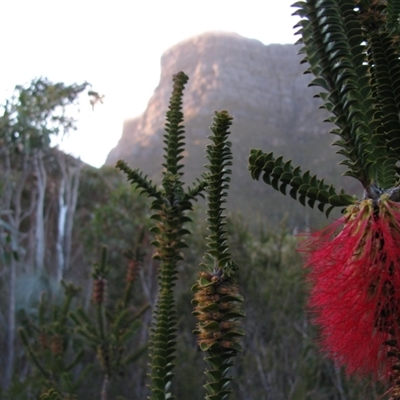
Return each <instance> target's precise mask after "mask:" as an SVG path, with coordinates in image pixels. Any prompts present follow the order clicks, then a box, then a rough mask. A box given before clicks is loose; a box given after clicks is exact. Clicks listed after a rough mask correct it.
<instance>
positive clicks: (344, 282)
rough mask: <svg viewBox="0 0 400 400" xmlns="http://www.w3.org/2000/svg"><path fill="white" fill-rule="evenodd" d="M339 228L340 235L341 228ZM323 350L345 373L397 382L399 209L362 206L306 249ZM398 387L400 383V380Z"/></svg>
mask: <svg viewBox="0 0 400 400" xmlns="http://www.w3.org/2000/svg"><path fill="white" fill-rule="evenodd" d="M339 228H342V229H341V231H340V232H339V233H337V232H338V229H339ZM301 250H303V251H305V252H306V253H307V255H306V267H308V268H309V271H310V272H309V275H308V280H309V281H310V282H311V283H312V290H311V295H310V300H309V306H310V308H311V310H312V312H313V317H314V322H315V323H316V324H317V325H319V326H320V328H321V345H322V349H323V350H324V351H325V352H326V353H327V354H328V356H330V357H331V358H332V359H333V360H334V361H335V362H336V364H337V365H338V366H343V365H344V366H346V371H347V373H348V374H355V375H358V376H362V375H369V374H372V375H373V376H374V377H375V378H377V379H382V378H383V379H384V380H387V381H389V380H390V381H396V383H395V385H396V386H397V381H398V380H399V378H400V204H398V203H395V202H392V201H390V200H389V198H388V196H387V195H383V196H382V198H381V199H380V200H379V201H378V202H377V205H375V206H374V205H373V202H372V200H363V201H362V202H360V204H357V205H353V206H350V207H349V208H348V210H347V214H346V215H345V216H344V217H342V218H341V219H339V220H338V221H336V222H334V223H333V224H332V225H331V226H329V227H328V228H326V229H324V230H322V231H320V232H316V233H314V234H312V236H311V237H310V238H309V240H307V241H306V242H305V244H304V246H303V247H302V249H301ZM399 382H400V381H399Z"/></svg>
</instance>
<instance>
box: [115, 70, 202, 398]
mask: <svg viewBox="0 0 400 400" xmlns="http://www.w3.org/2000/svg"><path fill="white" fill-rule="evenodd" d="M187 81H188V77H187V76H186V75H185V74H184V73H183V72H179V73H177V74H176V75H174V77H173V83H174V85H173V90H172V95H171V98H170V102H169V108H168V111H167V114H166V124H165V131H166V133H165V135H164V143H165V147H164V151H165V155H164V159H165V162H164V163H163V164H162V165H163V167H164V171H163V179H162V188H161V189H157V188H156V187H155V186H153V185H152V183H151V181H148V180H147V177H146V176H143V174H142V172H140V171H138V170H131V169H130V168H129V167H127V165H126V164H125V163H124V162H122V161H119V162H118V164H117V168H119V169H121V170H123V171H124V172H125V173H126V174H127V176H128V179H129V180H130V181H131V182H132V184H134V185H136V186H138V187H139V188H141V189H142V192H145V193H147V195H148V196H150V197H154V198H155V199H154V200H153V203H152V205H151V209H152V210H154V211H155V214H154V215H153V216H152V217H151V218H152V219H153V220H154V221H155V226H154V227H153V228H152V232H153V233H154V234H155V240H154V241H153V243H152V244H153V245H154V246H155V247H156V253H155V255H154V258H155V259H157V260H159V261H160V267H159V273H158V284H159V291H158V298H157V302H156V305H155V309H154V319H153V326H152V328H151V336H150V357H151V374H150V375H151V386H150V387H151V395H150V399H152V400H164V399H172V398H173V396H172V393H171V391H170V390H171V388H170V386H171V380H172V377H173V373H172V370H173V368H174V358H175V355H174V352H175V348H176V323H177V316H176V305H175V300H174V291H173V288H174V286H175V283H174V282H175V280H176V279H177V276H176V275H177V273H178V271H177V263H178V261H180V260H182V253H181V249H182V248H184V247H186V244H185V242H184V240H183V237H184V236H185V235H186V234H188V233H189V231H188V230H187V229H185V228H184V227H183V225H184V224H185V223H186V222H188V221H190V219H189V218H188V217H187V216H186V215H185V214H186V212H187V211H189V210H191V209H192V201H193V200H194V199H195V196H197V195H199V194H200V193H201V191H202V190H203V189H204V183H203V182H202V181H198V182H197V184H194V185H193V189H189V190H187V191H185V190H184V188H183V181H182V176H183V172H182V171H181V170H182V168H183V164H182V163H181V160H182V159H183V155H182V152H183V148H184V144H185V143H184V133H185V131H184V126H183V113H182V97H183V89H184V87H185V84H186V82H187Z"/></svg>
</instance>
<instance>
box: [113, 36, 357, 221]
mask: <svg viewBox="0 0 400 400" xmlns="http://www.w3.org/2000/svg"><path fill="white" fill-rule="evenodd" d="M298 50H299V48H298V47H295V46H294V45H268V46H265V45H264V44H262V43H261V42H259V41H257V40H253V39H247V38H244V37H241V36H239V35H237V34H233V33H222V32H210V33H205V34H202V35H200V36H196V37H193V38H190V39H188V40H186V41H183V42H181V43H178V44H177V45H175V46H174V47H172V48H170V49H169V50H167V51H166V52H165V53H164V54H163V56H162V58H161V77H160V82H159V85H158V86H157V88H156V89H155V91H154V94H153V96H152V97H151V99H150V101H149V103H148V106H147V109H146V111H145V112H144V113H143V114H142V115H140V116H139V117H137V118H134V119H131V120H127V121H125V124H124V129H123V132H122V136H121V139H120V141H119V143H118V145H117V146H116V147H115V148H114V149H112V150H111V152H110V153H109V155H108V158H107V161H106V164H108V165H114V164H115V163H116V161H117V160H118V159H124V160H126V161H127V162H128V164H129V165H130V166H131V167H134V168H141V169H142V170H144V172H145V173H146V174H148V175H150V176H151V177H152V178H154V179H155V181H156V182H157V181H159V180H160V172H161V170H160V167H159V165H161V161H162V147H163V146H162V136H163V134H164V119H165V112H166V110H167V107H168V100H169V96H170V90H171V85H172V83H171V78H172V75H173V74H174V73H176V72H178V71H180V70H182V71H184V72H185V73H186V74H187V75H189V78H190V79H189V83H188V84H187V86H186V91H185V98H184V107H183V110H184V114H185V125H186V134H187V148H186V151H185V159H184V162H185V164H186V169H185V172H186V180H187V181H188V182H191V181H193V180H194V179H195V178H196V177H197V176H199V174H200V173H201V172H202V171H203V168H202V166H203V164H204V147H205V145H206V144H207V143H208V141H207V136H208V134H209V129H208V127H209V126H210V125H211V120H212V116H213V113H214V111H216V110H222V109H226V110H228V111H229V112H230V113H231V114H232V115H233V117H234V121H233V126H232V136H231V141H232V143H233V154H234V166H233V177H232V183H231V193H230V198H229V201H228V208H231V209H234V210H236V211H240V212H241V213H242V214H243V215H244V216H245V217H246V218H247V214H250V211H251V215H252V216H255V217H256V218H257V219H259V218H261V219H264V217H266V218H267V220H269V221H271V222H273V223H274V222H276V221H278V220H280V219H282V218H283V217H284V215H285V214H288V215H289V222H290V224H291V225H292V226H294V225H298V226H300V227H304V225H308V224H311V225H313V224H317V223H318V222H317V220H316V218H317V216H318V219H319V214H318V212H314V211H312V210H310V211H309V210H308V209H305V208H303V207H302V206H300V205H297V204H295V202H292V201H291V199H289V198H284V197H283V196H282V195H280V194H279V193H275V191H274V190H273V189H271V188H269V187H267V186H266V185H265V184H264V183H262V182H254V181H252V179H251V177H250V174H249V172H248V170H247V158H248V154H249V151H250V149H251V148H261V149H263V150H264V151H268V152H269V151H273V152H274V153H275V154H276V155H284V157H285V158H286V159H293V160H294V163H295V164H301V165H302V166H303V167H304V168H305V169H310V170H311V172H313V173H318V176H320V177H325V178H326V180H327V182H332V183H334V184H338V185H340V186H341V185H342V184H343V182H342V180H341V178H340V173H341V172H340V168H339V167H338V166H337V164H338V162H339V161H340V159H339V158H338V156H336V155H335V154H334V149H332V148H331V147H330V146H329V144H330V142H331V141H332V137H331V136H330V135H329V134H328V131H329V129H330V127H329V126H328V125H327V124H326V123H325V124H324V123H323V122H322V121H323V119H324V118H325V116H326V115H325V114H324V112H323V111H321V110H319V109H318V106H319V105H320V102H319V100H318V99H315V98H313V94H314V93H315V92H313V90H312V89H310V88H307V85H308V83H309V76H308V75H304V74H303V72H304V69H305V66H303V65H300V61H301V57H300V56H298V55H297V54H296V53H297V51H298ZM351 183H352V182H351V181H350V184H351ZM347 188H349V184H347ZM348 190H350V191H352V190H353V191H354V190H357V188H351V187H350V188H349V189H348Z"/></svg>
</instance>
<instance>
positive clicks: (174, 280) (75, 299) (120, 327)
mask: <svg viewBox="0 0 400 400" xmlns="http://www.w3.org/2000/svg"><path fill="white" fill-rule="evenodd" d="M295 6H296V7H297V9H298V11H297V13H298V14H299V15H300V16H301V17H302V18H303V19H302V21H301V22H300V23H299V27H300V32H299V33H300V34H301V35H302V39H301V40H300V42H302V43H303V45H304V48H303V50H302V52H303V53H304V54H305V61H307V62H308V63H309V64H310V68H309V72H312V73H313V74H314V75H315V76H316V78H315V80H314V81H313V83H312V84H313V85H317V86H320V87H322V88H323V89H324V90H325V91H324V92H321V93H320V94H319V97H320V98H321V99H322V100H323V102H324V108H326V109H327V110H328V111H329V112H331V113H332V117H331V118H330V119H329V120H330V122H333V123H334V124H336V125H337V128H335V129H334V130H333V133H334V134H336V135H338V136H339V139H338V141H337V142H336V145H338V146H339V147H340V151H339V153H340V154H341V155H342V156H343V157H344V161H343V162H342V164H344V165H345V167H346V168H347V172H346V173H347V175H350V176H352V177H354V178H356V179H357V180H358V181H359V182H360V183H361V184H362V186H363V188H364V190H365V198H366V201H370V202H371V204H372V205H373V207H377V204H378V203H379V201H380V200H381V199H380V197H379V196H380V194H381V193H383V192H385V193H386V196H387V197H385V198H384V199H387V198H390V200H391V201H393V202H396V201H397V200H398V186H397V185H398V174H399V171H398V166H397V163H398V161H399V157H398V149H399V146H398V137H397V136H398V131H399V130H398V128H399V127H398V124H399V122H398V115H400V109H398V108H399V107H398V101H399V93H400V92H399V90H398V87H397V86H398V82H399V79H398V78H399V76H400V75H399V71H400V69H399V66H400V61H399V59H400V58H399V51H400V50H399V44H398V43H399V41H398V39H397V38H398V34H399V27H398V20H399V15H400V9H399V8H398V6H397V3H396V2H395V1H375V0H366V1H364V0H362V1H361V0H360V1H357V2H354V1H352V0H336V1H335V0H317V1H314V0H308V1H304V2H298V3H296V5H295ZM187 80H188V77H187V76H186V75H185V74H184V73H183V72H179V73H177V74H176V75H175V76H174V77H173V87H172V94H171V98H170V103H169V107H168V110H166V124H165V135H164V144H165V147H164V162H163V164H162V167H163V168H164V170H163V178H162V182H161V185H160V186H158V185H156V184H155V183H153V182H152V181H151V180H150V179H149V178H148V177H147V176H146V175H145V173H144V172H142V171H140V170H139V169H132V168H130V167H129V166H128V165H127V163H125V162H124V161H119V162H118V164H117V168H118V169H119V170H120V171H122V172H124V173H125V175H126V177H127V180H128V181H129V183H131V184H132V185H130V184H129V183H128V182H126V180H125V177H124V176H123V175H122V174H120V172H119V171H117V170H116V169H114V168H106V167H104V168H101V169H99V170H96V169H94V168H89V167H87V166H84V165H83V164H82V163H80V162H79V161H77V160H74V159H73V158H72V157H68V156H66V155H64V154H62V153H61V152H59V151H58V150H57V149H54V148H51V146H50V141H51V138H52V137H54V136H56V135H60V134H63V133H64V132H67V131H68V130H69V129H74V120H73V118H70V117H68V112H67V111H68V108H69V106H73V105H74V104H76V102H77V101H78V98H79V95H80V94H81V93H82V92H84V91H85V90H86V89H87V86H88V85H87V84H82V85H71V86H65V85H63V84H61V83H56V84H53V83H51V82H49V81H47V80H45V79H39V80H34V81H32V82H31V84H30V85H29V86H27V87H17V88H16V92H15V95H14V96H13V97H12V98H11V99H10V100H9V101H8V102H6V104H5V105H4V110H3V114H2V115H0V154H1V159H0V170H1V174H0V176H1V178H0V202H1V203H0V204H1V209H0V212H1V214H0V266H1V270H0V273H1V274H0V289H1V290H0V304H1V305H2V307H0V310H1V311H0V332H1V333H0V352H1V354H4V355H5V356H4V357H1V358H0V372H1V373H0V376H1V389H0V399H4V400H5V399H7V400H20V399H21V400H25V399H26V400H31V399H32V400H33V399H35V400H36V399H41V400H51V399H62V400H67V399H69V400H72V399H79V400H80V399H97V398H100V399H101V400H106V399H117V400H128V399H138V400H139V399H140V400H142V399H145V398H149V399H152V400H166V399H174V398H177V399H187V398H191V399H193V400H197V399H199V400H200V399H203V398H206V399H209V400H211V399H213V400H224V399H230V400H236V399H237V400H239V399H264V398H265V399H278V400H279V399H290V400H303V399H313V400H319V399H320V400H326V399H329V400H344V399H349V398H351V399H356V398H363V399H371V400H372V399H375V398H377V397H378V396H379V395H381V394H382V393H383V392H384V390H385V389H384V388H382V387H381V386H380V384H379V383H378V384H371V383H370V380H369V378H367V379H366V380H365V381H363V380H360V379H359V380H358V381H356V382H353V381H352V380H349V379H347V378H346V377H345V374H344V372H343V371H342V370H341V369H340V368H338V367H337V366H335V365H334V364H333V363H332V362H331V361H330V360H328V359H326V358H324V357H323V356H321V354H320V353H319V349H318V348H319V346H318V344H316V342H318V339H317V341H316V338H318V337H319V333H318V331H317V330H316V328H315V327H314V326H312V325H311V324H310V322H309V320H310V318H309V315H308V312H307V311H306V305H307V291H308V290H309V289H310V288H309V286H310V282H308V281H306V280H305V279H304V276H303V275H304V272H303V269H302V267H301V264H302V260H301V257H300V255H299V254H298V253H297V252H296V248H297V246H298V242H299V241H300V242H302V241H303V238H302V237H296V236H294V235H293V234H292V227H290V226H289V224H286V223H285V222H282V223H281V224H280V225H277V224H275V225H271V226H264V225H260V226H258V227H254V225H253V226H252V229H251V230H250V229H249V221H247V220H246V222H244V221H243V219H242V218H243V217H242V216H240V215H237V214H235V213H233V212H231V211H229V202H228V203H227V204H228V207H227V208H228V210H225V205H226V204H225V203H226V200H227V197H228V189H229V182H230V174H231V168H232V164H233V163H235V159H234V154H232V152H231V143H230V142H229V140H228V138H229V130H230V129H231V125H232V117H231V116H230V115H229V113H228V112H227V111H221V112H216V113H215V114H214V120H213V123H212V126H211V134H210V136H209V137H208V139H209V144H208V145H207V147H206V149H205V153H206V157H207V160H208V161H207V165H206V166H205V170H204V172H199V174H198V176H199V178H198V179H197V180H195V182H194V183H192V184H191V186H189V187H188V186H186V185H185V184H184V182H185V181H184V172H185V168H186V165H184V164H183V159H184V156H183V155H184V148H185V128H184V125H183V122H184V115H183V113H182V102H183V91H184V87H185V84H186V83H187ZM93 93H94V92H89V95H90V94H91V95H93ZM210 117H211V116H210ZM205 124H207V121H205ZM233 124H234V122H233ZM243 167H244V166H243ZM244 168H245V167H244ZM250 171H251V174H252V177H253V178H255V179H259V178H260V177H262V178H263V180H264V182H265V183H267V184H268V185H271V186H272V187H273V188H274V189H276V190H277V191H280V192H281V193H283V194H286V193H289V194H290V196H291V197H292V198H294V199H297V200H298V201H299V202H300V203H301V204H302V205H306V206H309V207H311V208H312V207H314V206H317V208H318V209H319V210H320V211H321V212H324V213H325V214H326V215H328V214H329V213H330V212H331V210H332V209H334V208H335V207H336V208H343V207H346V206H350V207H352V208H351V210H358V208H357V207H358V204H359V201H358V200H357V199H356V198H355V197H352V196H349V195H348V194H346V193H345V191H343V190H336V189H335V188H334V186H333V185H329V184H326V183H325V181H324V180H323V179H319V178H317V176H316V175H312V174H311V173H310V172H309V171H305V172H304V171H302V170H301V169H300V167H294V166H292V163H291V161H284V160H283V158H282V157H275V156H274V154H273V153H265V152H263V151H261V150H253V151H252V152H251V154H250ZM143 194H145V195H146V196H143ZM199 196H200V197H203V196H205V197H206V199H207V205H206V208H207V210H206V217H205V215H204V209H203V208H204V207H202V206H201V205H196V204H195V201H196V200H197V199H198V198H199ZM149 199H150V200H151V202H150V201H149ZM257 200H258V199H257ZM259 200H260V201H262V202H264V203H265V204H266V205H265V207H273V205H270V203H269V199H268V198H266V199H265V198H263V199H259ZM363 204H364V203H363ZM368 204H369V203H368ZM373 207H372V208H371V209H373ZM250 212H251V210H246V212H243V214H244V215H246V214H248V213H250ZM374 212H375V214H374V213H373V214H372V218H375V217H374V215H376V214H377V211H376V209H375V211H374ZM351 215H353V214H351ZM349 220H351V218H349ZM393 225H394V224H392V225H390V229H392V227H393ZM375 229H376V231H375V232H378V230H377V228H375ZM359 231H360V230H359ZM339 236H340V235H339ZM372 237H373V240H377V239H376V238H378V239H379V240H380V242H379V245H380V246H382V247H379V248H380V249H382V248H383V246H384V240H383V239H382V238H381V237H380V236H379V235H378V236H374V235H372ZM362 239H363V240H360V241H359V242H360V243H363V244H362V246H365V247H366V245H364V243H365V240H364V239H365V238H364V237H363V238H362ZM381 239H382V240H381ZM386 239H387V238H386V237H385V240H386ZM374 244H375V245H376V246H375V247H373V248H378V246H377V243H374ZM392 247H393V246H392ZM392 247H391V249H392ZM371 248H372V247H371ZM359 250H360V253H361V251H363V250H364V249H363V248H360V249H359ZM392 252H394V250H392ZM376 253H377V254H381V253H382V251H380V252H376ZM389 253H390V252H388V255H391V253H390V254H389ZM396 254H397V253H396ZM356 255H357V256H358V254H356ZM386 258H387V257H384V256H382V258H378V261H379V262H381V261H382V260H386ZM371 269H373V268H372V267H371ZM393 271H394V269H393V265H390V268H389V270H388V272H387V275H385V276H386V278H387V281H389V280H390V279H391V277H392V275H394V274H395V273H394V272H393ZM317 279H318V276H317V278H314V281H313V280H311V282H312V283H315V281H317ZM378 284H379V280H378V281H376V280H375V281H374V280H373V281H371V282H370V284H369V286H368V290H369V291H370V292H373V290H372V289H374V288H375V287H377V285H378ZM385 284H386V281H385ZM393 285H394V284H393ZM332 286H335V285H334V284H333V285H332ZM393 287H394V286H393ZM380 292H382V293H383V292H384V290H381V291H380ZM387 292H390V291H387ZM385 296H386V295H385ZM322 297H323V296H322ZM359 297H362V296H359ZM393 298H394V297H393V295H390V296H387V297H384V296H383V297H381V298H380V303H379V304H383V306H379V307H380V308H378V311H379V312H378V313H375V314H374V313H373V312H372V313H371V312H370V313H369V314H371V315H378V317H376V318H377V319H376V320H374V321H375V322H376V324H375V325H374V329H375V328H376V327H378V328H379V333H382V332H383V333H385V334H388V335H392V336H394V335H395V334H393V330H392V329H389V328H388V326H390V327H391V325H390V324H391V323H392V322H393V320H394V319H390V318H389V317H387V315H388V314H390V312H392V311H393V310H395V306H393V305H392V302H393ZM320 300H321V296H320V297H318V296H317V300H315V296H314V300H313V301H314V303H318V301H320ZM387 304H389V305H388V306H387ZM385 307H386V308H385ZM388 310H389V311H390V312H389V313H388ZM396 310H397V309H396ZM375 311H376V310H375ZM374 318H375V317H374ZM340 323H341V322H340V321H338V325H339V324H340ZM17 327H19V330H17ZM378 328H377V329H378ZM17 332H19V335H17ZM390 339H391V341H387V342H385V343H386V344H385V345H386V346H390V351H391V352H390V355H388V357H397V355H396V354H397V353H396V352H395V351H394V350H393V349H396V348H397V347H396V346H397V342H394V341H393V340H397V338H392V337H391V338H390ZM387 343H389V344H387ZM200 352H204V359H203V356H201V355H200ZM388 354H389V353H388ZM333 358H334V357H333ZM336 361H338V360H337V359H336ZM339 361H340V360H339ZM339 364H340V363H339ZM391 365H394V366H395V367H396V368H392V369H393V370H396V369H398V368H397V366H398V363H397V364H396V363H394V364H391ZM388 376H389V378H390V379H389V383H390V384H391V386H390V387H391V390H392V394H391V396H392V397H391V399H393V400H394V399H398V398H399V397H396V396H397V395H396V390H397V389H398V387H397V386H400V385H399V384H397V383H396V382H395V383H393V382H394V380H393V379H391V377H392V375H390V374H389V375H388ZM396 376H397V375H396ZM396 376H395V377H396Z"/></svg>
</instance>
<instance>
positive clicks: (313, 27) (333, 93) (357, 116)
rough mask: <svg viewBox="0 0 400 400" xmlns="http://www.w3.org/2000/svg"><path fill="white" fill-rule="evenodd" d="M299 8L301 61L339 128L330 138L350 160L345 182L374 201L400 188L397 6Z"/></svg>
mask: <svg viewBox="0 0 400 400" xmlns="http://www.w3.org/2000/svg"><path fill="white" fill-rule="evenodd" d="M293 6H294V7H296V8H297V11H296V12H295V14H297V15H299V16H300V17H301V18H302V19H301V21H300V22H299V23H298V25H297V27H298V28H299V31H298V32H297V33H298V34H300V35H301V39H300V40H299V41H298V43H301V44H302V45H303V47H302V49H301V50H300V53H302V54H304V59H303V62H307V63H308V64H309V68H308V69H307V71H306V72H308V73H312V74H313V75H314V76H315V78H314V79H313V80H312V82H311V83H310V85H311V86H318V87H320V88H322V89H323V91H322V92H320V93H319V94H318V97H320V98H321V99H322V101H323V106H322V107H323V108H325V109H326V110H327V111H329V112H330V113H331V116H330V117H328V118H327V121H329V122H331V123H333V124H335V125H336V128H334V129H333V130H332V131H331V133H333V134H335V135H338V136H339V139H338V140H336V141H335V142H334V145H336V146H339V147H340V150H339V151H338V153H339V154H341V155H342V156H344V160H343V161H342V162H341V164H343V165H345V166H346V167H347V171H346V172H345V175H349V176H352V177H354V178H356V179H357V180H359V181H360V183H361V184H362V186H363V187H364V189H365V190H366V195H367V196H368V197H373V198H376V196H378V195H379V194H380V193H382V191H385V190H386V191H387V190H391V188H393V187H395V186H397V184H398V182H399V175H398V167H397V166H396V164H397V162H398V161H399V160H400V151H399V150H400V141H399V140H400V139H399V137H400V134H399V132H400V123H399V117H398V116H399V113H400V104H399V101H400V100H399V99H400V96H399V87H400V86H399V84H398V82H400V80H399V78H400V57H399V56H400V53H399V44H398V42H399V41H398V35H397V33H398V15H399V8H398V5H397V4H396V2H391V1H390V2H387V1H367V0H365V1H363V0H360V1H356V2H354V1H353V0H308V1H300V2H297V3H295V4H294V5H293ZM396 22H397V23H396ZM252 155H254V153H252ZM254 161H255V159H254V156H253V157H251V158H250V168H251V169H254V168H256V166H255V165H254ZM270 172H272V171H270ZM270 172H266V179H264V180H265V181H266V183H268V184H271V185H272V184H273V183H274V185H273V186H274V187H275V188H276V189H277V190H279V189H280V188H281V187H282V185H283V186H284V183H285V182H284V181H280V178H279V177H278V178H276V177H275V179H274V177H273V176H271V177H270V178H269V173H270ZM253 177H255V175H254V174H253ZM277 181H278V182H280V183H281V184H278V183H277Z"/></svg>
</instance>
